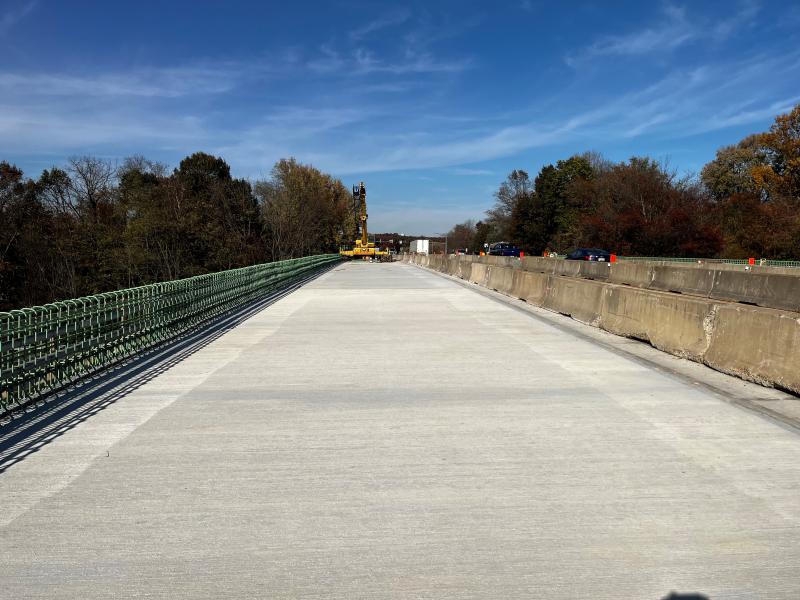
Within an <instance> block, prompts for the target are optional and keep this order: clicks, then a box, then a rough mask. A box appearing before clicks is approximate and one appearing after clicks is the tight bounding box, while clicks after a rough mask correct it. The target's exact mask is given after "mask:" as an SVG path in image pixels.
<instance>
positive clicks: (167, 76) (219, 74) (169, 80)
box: [0, 67, 242, 98]
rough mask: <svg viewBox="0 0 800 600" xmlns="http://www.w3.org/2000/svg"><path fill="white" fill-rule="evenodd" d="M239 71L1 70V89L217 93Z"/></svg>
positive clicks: (25, 91) (230, 83) (127, 93)
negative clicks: (87, 72) (77, 72)
mask: <svg viewBox="0 0 800 600" xmlns="http://www.w3.org/2000/svg"><path fill="white" fill-rule="evenodd" d="M241 75H242V73H241V71H240V70H239V69H238V68H230V69H226V68H222V67H217V68H201V67H186V68H161V69H149V70H137V71H133V72H128V73H117V74H108V73H98V74H94V75H66V74H58V73H10V72H5V73H4V72H0V90H2V91H3V92H4V93H5V94H7V95H15V96H20V95H31V96H141V97H164V98H177V97H180V96H186V95H189V94H192V95H195V94H199V95H202V94H219V93H223V92H227V91H229V90H231V89H232V88H233V87H234V86H235V85H236V83H237V81H238V80H239V79H240V77H241Z"/></svg>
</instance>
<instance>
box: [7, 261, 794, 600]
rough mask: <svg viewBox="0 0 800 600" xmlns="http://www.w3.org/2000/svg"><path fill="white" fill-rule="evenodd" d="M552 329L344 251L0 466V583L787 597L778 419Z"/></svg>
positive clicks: (323, 594) (281, 591)
mask: <svg viewBox="0 0 800 600" xmlns="http://www.w3.org/2000/svg"><path fill="white" fill-rule="evenodd" d="M563 321H564V319H563V318H561V317H558V316H556V315H552V314H550V313H546V312H545V311H542V310H540V309H530V311H529V312H525V311H524V310H518V309H516V308H514V307H513V306H510V305H508V304H506V303H503V302H498V301H496V300H494V299H493V298H491V297H489V296H488V295H487V294H486V293H478V292H476V291H473V290H470V289H467V288H466V286H464V285H459V284H457V283H455V282H453V281H450V280H448V279H446V278H443V277H441V276H438V275H435V274H432V273H429V272H427V271H424V270H422V269H420V268H417V267H414V266H410V265H406V264H389V265H386V264H359V263H351V264H343V265H340V266H338V267H337V268H336V269H335V270H333V271H331V272H329V273H327V274H325V275H323V276H322V277H320V278H319V279H317V280H315V281H314V282H312V283H310V284H308V285H306V286H305V287H303V288H301V289H300V290H298V291H296V292H294V293H292V294H290V295H288V296H286V297H285V298H283V299H281V300H280V301H278V302H277V303H275V304H273V305H272V306H270V307H268V308H266V309H265V310H263V311H261V312H259V313H258V314H256V315H254V316H253V317H252V318H250V319H249V320H247V321H245V322H244V323H242V324H241V325H240V326H238V327H236V328H235V329H233V330H231V331H229V332H227V333H225V334H224V335H222V336H220V337H219V338H218V339H215V340H214V341H213V342H211V343H210V344H208V345H207V346H205V347H203V348H200V349H198V350H197V351H196V352H195V353H194V354H192V355H191V356H189V357H187V358H185V359H184V360H182V361H181V362H179V363H178V364H175V365H173V366H172V367H171V368H170V369H169V370H166V371H164V372H162V373H160V374H158V375H157V376H154V377H153V378H152V379H150V380H149V381H147V382H145V383H143V384H142V385H140V386H139V387H137V388H136V389H133V390H130V391H129V392H128V393H127V394H126V395H125V396H124V397H122V398H120V399H118V400H116V401H115V402H113V403H110V404H108V405H107V406H105V408H103V410H100V411H99V412H97V414H94V415H93V416H91V417H90V418H88V419H85V420H83V421H81V422H79V423H77V424H76V425H75V426H74V427H72V428H71V429H69V430H68V431H66V432H64V433H63V434H61V435H59V436H57V437H53V439H52V440H49V443H47V444H45V445H43V446H42V447H41V448H40V449H39V450H38V451H37V452H34V453H32V454H30V455H28V456H26V457H25V458H24V459H23V460H20V461H18V462H16V463H14V464H10V466H8V468H7V469H5V471H4V472H2V473H0V597H2V598H14V599H20V600H21V599H24V598H54V597H58V598H112V597H113V598H145V597H146V598H443V597H448V598H450V597H452V598H565V599H566V598H592V599H596V598H609V599H610V598H614V599H616V598H662V597H665V596H667V595H668V594H669V593H670V592H672V591H677V592H682V593H689V592H696V593H702V594H705V595H706V596H708V597H710V598H715V599H716V598H793V599H795V598H798V597H800V575H799V574H798V573H800V527H799V526H800V435H798V432H797V431H796V430H793V429H792V428H791V427H787V426H785V425H782V424H779V423H776V422H773V421H770V420H768V419H766V418H764V417H763V416H761V415H758V414H754V413H753V412H749V411H746V410H743V409H742V408H740V407H739V406H736V405H733V404H731V403H729V402H726V401H725V398H724V397H723V395H724V392H723V395H720V393H718V392H715V391H714V390H713V389H711V388H709V387H708V386H707V385H706V384H707V382H706V381H704V380H703V379H702V378H703V377H706V376H708V377H712V378H713V377H717V378H725V376H722V375H714V376H712V375H709V374H708V373H707V372H708V370H707V369H704V368H703V367H700V366H698V365H694V366H692V367H691V369H694V371H691V372H689V374H688V375H687V373H686V372H683V371H680V369H677V370H676V371H675V372H673V371H672V370H671V369H670V367H669V364H672V363H670V362H669V361H673V362H674V363H676V364H677V363H680V362H681V361H679V360H678V359H674V358H672V357H664V358H663V359H660V358H659V357H658V355H659V353H658V352H657V351H655V350H651V349H649V348H647V349H642V348H640V349H638V350H636V351H635V352H634V353H632V354H629V353H628V350H627V349H626V348H628V347H631V348H633V346H635V345H636V342H631V341H628V340H622V339H620V338H614V339H613V340H606V339H604V338H603V336H604V335H605V334H603V333H602V332H598V331H592V332H591V333H587V334H584V333H583V330H584V329H585V330H588V329H590V328H588V327H584V326H581V325H577V324H575V325H570V324H568V323H567V324H565V323H564V322H563ZM607 337H609V338H610V337H611V336H607ZM615 340H616V341H615ZM639 346H641V345H639ZM642 352H645V353H651V354H652V360H650V359H649V358H647V356H645V357H644V358H643V357H642V354H641V353H642ZM659 360H663V361H666V362H662V363H659ZM692 373H695V374H696V377H697V379H696V380H693V379H692V377H694V375H692ZM725 379H726V380H728V379H729V378H725ZM715 385H716V384H715ZM725 385H728V386H729V389H731V390H735V393H738V394H745V395H746V394H752V395H755V396H760V397H762V399H764V401H770V400H775V401H780V398H779V397H778V396H777V392H775V393H774V394H776V395H774V396H771V395H770V394H773V392H770V391H768V390H765V389H763V388H758V387H757V386H754V385H751V384H747V383H744V382H740V381H736V380H729V381H728V382H727V383H724V382H723V383H721V384H719V385H718V386H716V388H715V389H717V390H720V389H722V390H724V389H725V387H724V386H725ZM732 393H733V392H732Z"/></svg>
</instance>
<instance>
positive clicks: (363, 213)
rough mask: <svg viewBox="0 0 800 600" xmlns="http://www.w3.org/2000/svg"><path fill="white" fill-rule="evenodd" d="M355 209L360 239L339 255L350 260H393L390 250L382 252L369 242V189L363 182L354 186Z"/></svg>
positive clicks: (343, 249)
mask: <svg viewBox="0 0 800 600" xmlns="http://www.w3.org/2000/svg"><path fill="white" fill-rule="evenodd" d="M353 208H354V210H355V211H356V213H357V222H356V227H357V229H358V231H357V235H359V238H358V239H356V240H355V242H354V243H353V247H352V248H342V249H341V250H339V254H341V255H342V256H347V257H350V258H360V259H362V260H379V261H382V262H385V261H390V260H392V256H391V254H389V251H388V250H381V249H380V248H378V247H376V246H375V243H374V242H370V241H369V234H368V233H367V188H365V187H364V182H363V181H362V182H361V183H360V184H359V185H354V186H353Z"/></svg>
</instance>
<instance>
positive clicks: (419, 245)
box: [411, 240, 430, 254]
mask: <svg viewBox="0 0 800 600" xmlns="http://www.w3.org/2000/svg"><path fill="white" fill-rule="evenodd" d="M429 249H430V246H429V244H428V240H414V241H413V242H411V254H428V253H429Z"/></svg>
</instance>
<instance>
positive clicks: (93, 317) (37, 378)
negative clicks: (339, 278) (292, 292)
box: [0, 254, 341, 416]
mask: <svg viewBox="0 0 800 600" xmlns="http://www.w3.org/2000/svg"><path fill="white" fill-rule="evenodd" d="M340 260H341V258H340V257H339V255H336V254H334V255H331V254H326V255H320V256H310V257H306V258H296V259H292V260H284V261H280V262H274V263H266V264H261V265H255V266H252V267H245V268H242V269H233V270H231V271H222V272H219V273H210V274H208V275H199V276H197V277H190V278H188V279H179V280H176V281H167V282H164V283H155V284H151V285H144V286H141V287H136V288H130V289H126V290H119V291H116V292H108V293H105V294H97V295H96V296H87V297H85V298H76V299H74V300H65V301H63V302H55V303H53V304H46V305H44V306H36V307H33V308H23V309H20V310H13V311H11V312H6V313H0V416H3V415H4V414H7V413H9V412H12V411H14V410H16V409H18V408H20V407H22V406H24V405H25V404H28V403H29V402H31V401H33V400H37V399H39V398H42V397H43V396H46V395H47V394H50V393H53V392H56V391H58V390H60V389H63V388H64V387H66V386H68V385H71V384H73V383H75V382H77V381H79V380H80V379H82V378H84V377H87V376H89V375H91V374H93V373H96V372H97V371H100V370H101V369H104V368H106V367H109V366H111V365H113V364H114V363H116V362H118V361H120V360H122V359H125V358H127V357H130V356H133V355H135V354H137V353H139V352H141V351H143V350H147V349H149V348H151V347H153V346H156V345H158V344H160V343H162V342H165V341H167V340H170V339H172V338H175V337H176V336H178V335H180V334H183V333H185V332H187V331H189V330H191V329H194V328H196V327H198V326H200V325H202V324H203V323H205V322H206V321H208V320H209V319H212V318H214V317H216V316H219V315H221V314H223V313H226V312H229V311H230V310H232V309H235V308H238V307H241V306H242V305H244V304H247V303H248V302H250V301H253V300H256V299H257V298H260V297H262V296H264V295H265V294H268V293H270V292H274V291H277V290H280V289H282V288H285V287H287V286H289V285H291V284H292V283H294V282H296V281H298V280H299V279H301V278H303V277H305V276H308V275H310V274H312V273H313V272H315V271H318V270H320V269H323V268H325V267H326V266H328V265H331V264H332V263H335V262H338V261H340Z"/></svg>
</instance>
